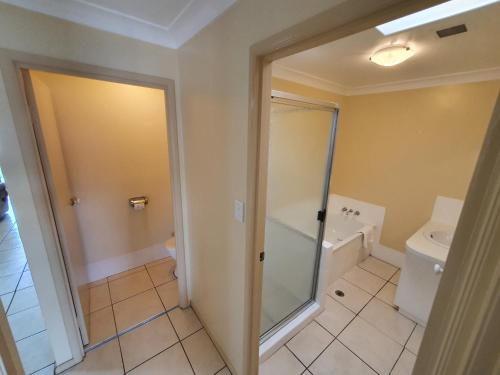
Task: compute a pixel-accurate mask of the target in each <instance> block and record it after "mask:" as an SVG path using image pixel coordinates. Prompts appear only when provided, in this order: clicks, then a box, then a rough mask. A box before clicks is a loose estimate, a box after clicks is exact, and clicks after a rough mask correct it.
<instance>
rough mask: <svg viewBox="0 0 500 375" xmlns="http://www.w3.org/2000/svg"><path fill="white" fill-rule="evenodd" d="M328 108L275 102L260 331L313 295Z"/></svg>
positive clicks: (273, 105)
mask: <svg viewBox="0 0 500 375" xmlns="http://www.w3.org/2000/svg"><path fill="white" fill-rule="evenodd" d="M331 126H332V112H328V111H323V110H317V109H310V108H306V107H302V106H296V105H289V104H280V103H276V102H273V103H272V107H271V123H270V134H269V156H268V180H267V215H266V228H265V244H264V247H265V253H266V257H265V261H264V274H263V290H262V315H261V335H262V334H264V333H266V332H267V331H269V330H270V329H271V328H273V327H274V326H276V325H277V324H278V323H280V322H281V321H283V320H284V319H286V318H287V317H288V316H289V315H290V314H292V313H293V312H294V311H295V310H297V309H298V308H300V307H301V306H303V305H304V304H305V303H307V302H308V301H310V300H311V299H312V296H313V294H312V288H313V283H314V277H315V259H316V252H317V242H318V231H319V221H318V220H317V217H316V215H317V211H318V210H320V209H321V208H322V198H323V184H324V180H325V171H326V162H327V156H328V152H329V137H330V130H331Z"/></svg>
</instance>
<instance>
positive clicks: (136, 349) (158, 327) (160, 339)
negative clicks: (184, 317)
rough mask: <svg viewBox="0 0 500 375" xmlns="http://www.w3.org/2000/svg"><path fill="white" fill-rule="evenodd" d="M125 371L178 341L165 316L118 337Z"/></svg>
mask: <svg viewBox="0 0 500 375" xmlns="http://www.w3.org/2000/svg"><path fill="white" fill-rule="evenodd" d="M119 341H120V347H121V349H122V356H123V363H124V365H125V371H130V370H131V369H133V368H134V367H136V366H138V365H140V364H141V363H143V362H145V361H147V360H148V359H150V358H151V357H153V356H154V355H156V354H158V353H160V352H161V351H163V350H165V349H167V348H168V347H170V346H172V345H174V344H175V343H176V342H178V341H179V340H178V339H177V335H176V334H175V332H174V328H173V327H172V324H170V320H169V319H168V317H167V316H166V315H163V316H160V317H159V318H156V319H154V320H152V321H151V322H148V323H147V324H144V325H143V326H141V327H138V328H135V329H134V330H132V331H131V332H128V333H126V334H124V335H123V336H120V340H119Z"/></svg>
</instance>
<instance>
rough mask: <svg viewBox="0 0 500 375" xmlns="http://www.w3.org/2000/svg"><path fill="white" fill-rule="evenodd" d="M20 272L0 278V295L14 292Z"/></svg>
mask: <svg viewBox="0 0 500 375" xmlns="http://www.w3.org/2000/svg"><path fill="white" fill-rule="evenodd" d="M21 275H22V272H18V273H15V274H13V275H8V276H4V277H0V295H3V294H7V293H11V292H13V291H15V290H16V286H17V283H18V282H19V279H20V278H21Z"/></svg>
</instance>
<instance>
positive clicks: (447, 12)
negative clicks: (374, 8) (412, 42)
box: [377, 0, 499, 35]
mask: <svg viewBox="0 0 500 375" xmlns="http://www.w3.org/2000/svg"><path fill="white" fill-rule="evenodd" d="M498 1H499V0H451V1H447V2H445V3H441V4H439V5H436V6H433V7H430V8H427V9H424V10H421V11H420V12H417V13H413V14H409V15H407V16H405V17H402V18H398V19H396V20H394V21H390V22H387V23H384V24H382V25H379V26H377V30H378V31H380V32H381V33H382V34H384V35H390V34H394V33H397V32H400V31H403V30H407V29H411V28H413V27H417V26H421V25H425V24H427V23H431V22H434V21H438V20H441V19H443V18H448V17H452V16H456V15H457V14H460V13H465V12H468V11H470V10H473V9H477V8H480V7H483V6H486V5H489V4H493V3H496V2H498Z"/></svg>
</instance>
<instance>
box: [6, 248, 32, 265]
mask: <svg viewBox="0 0 500 375" xmlns="http://www.w3.org/2000/svg"><path fill="white" fill-rule="evenodd" d="M14 261H18V262H23V263H26V255H25V254H24V250H23V248H22V247H19V248H17V249H10V250H2V251H0V263H7V262H14Z"/></svg>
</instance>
